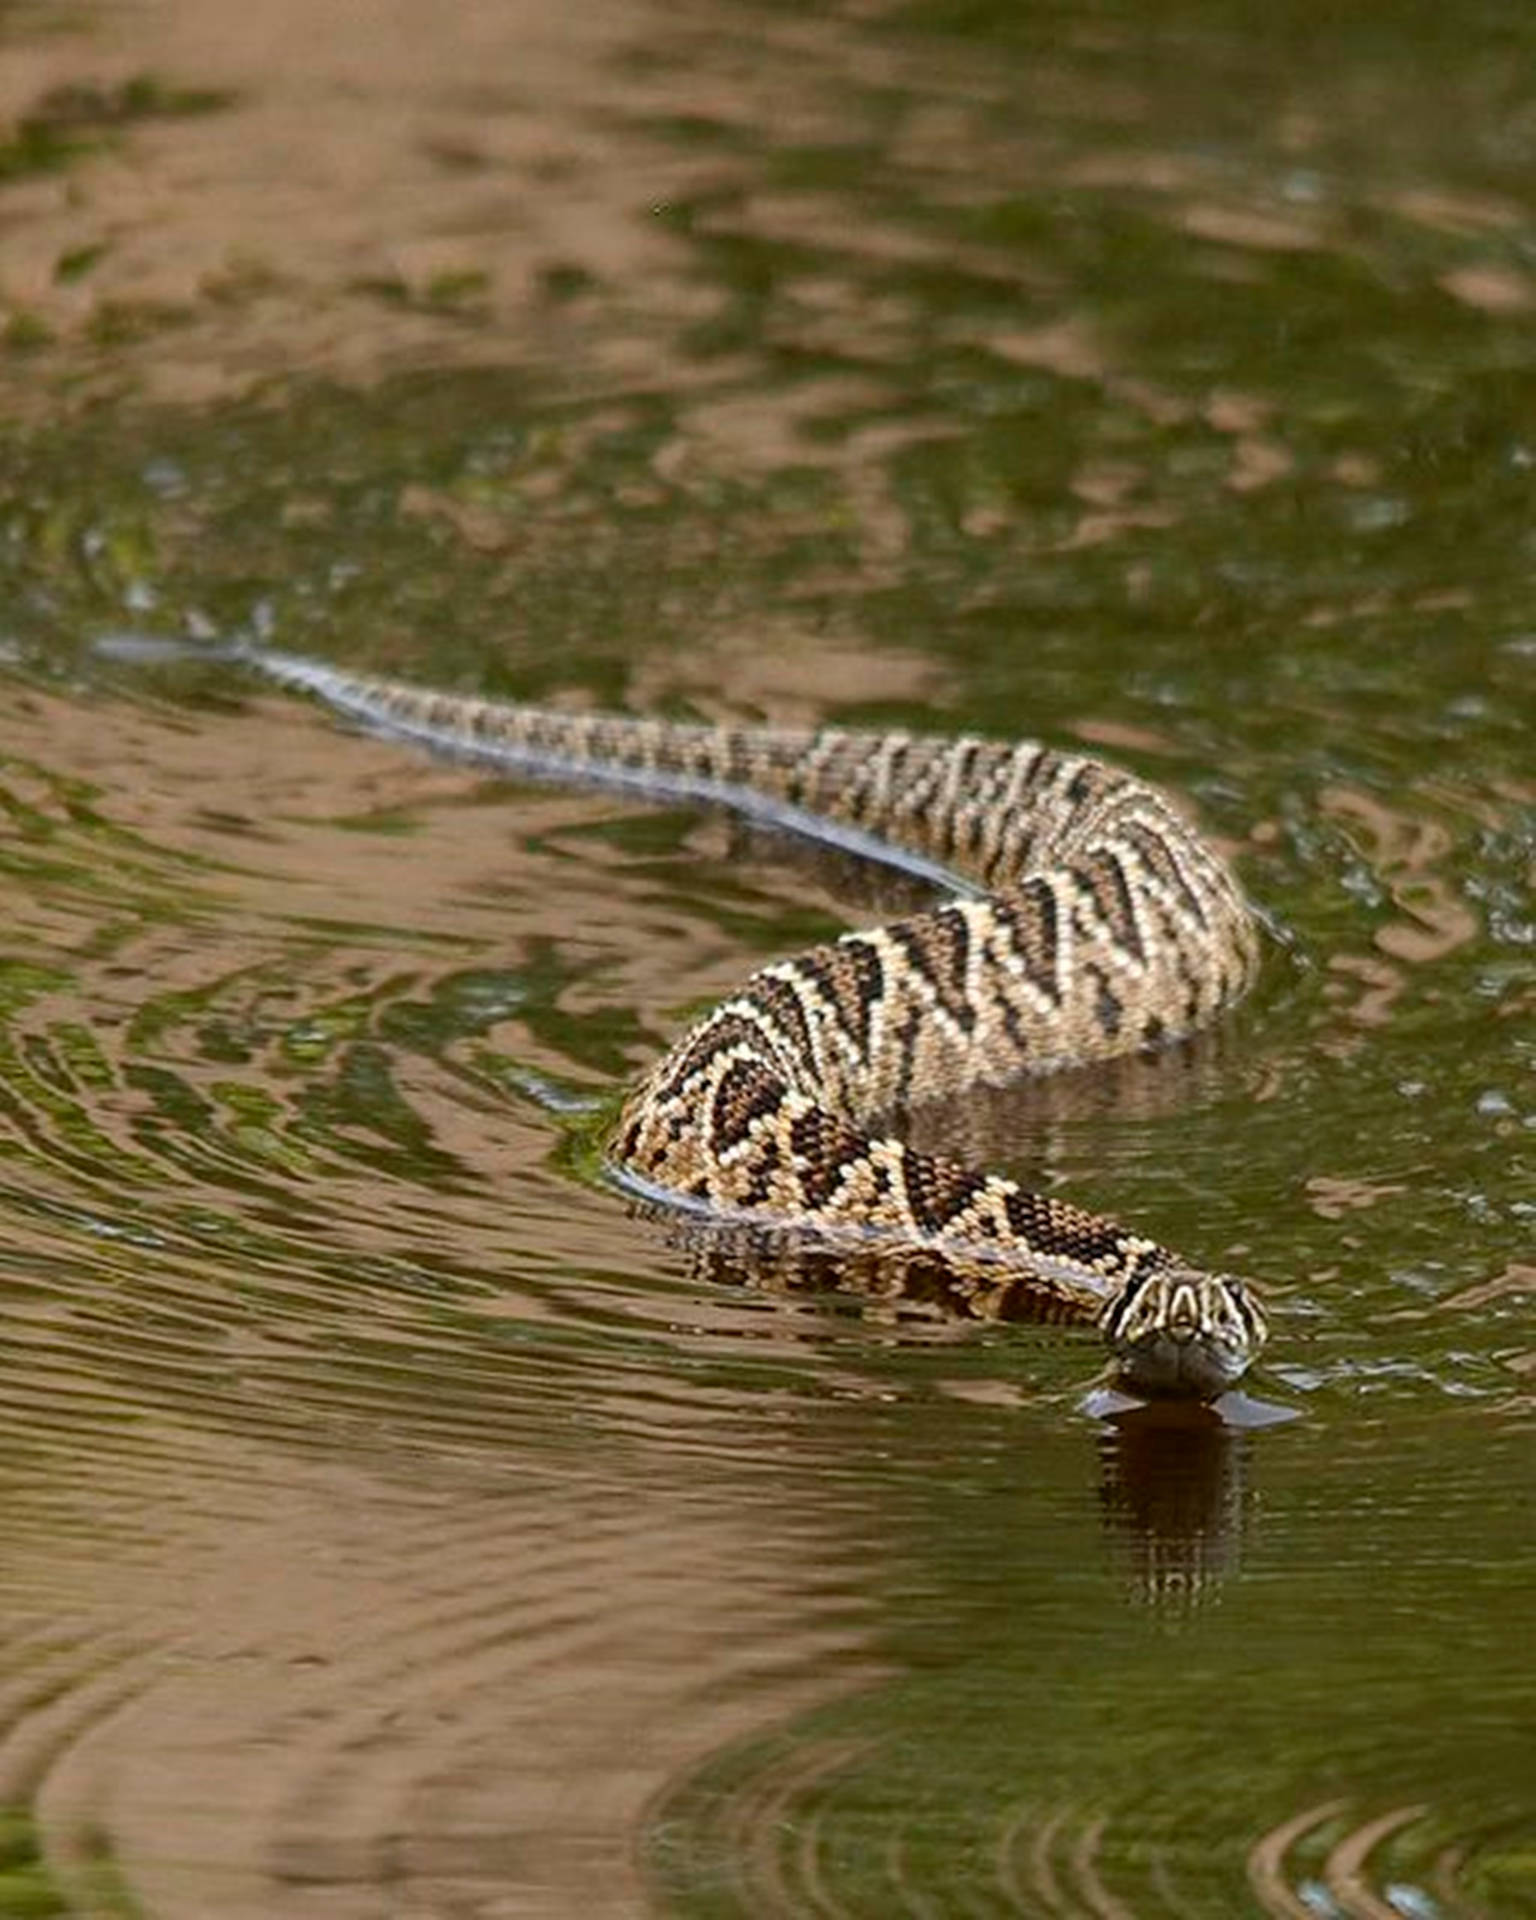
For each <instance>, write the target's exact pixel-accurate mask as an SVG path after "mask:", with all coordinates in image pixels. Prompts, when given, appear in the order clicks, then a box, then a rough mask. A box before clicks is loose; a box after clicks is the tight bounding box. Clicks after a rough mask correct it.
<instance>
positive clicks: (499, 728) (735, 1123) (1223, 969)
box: [229, 647, 1266, 1397]
mask: <svg viewBox="0 0 1536 1920" xmlns="http://www.w3.org/2000/svg"><path fill="white" fill-rule="evenodd" d="M229 653H230V656H231V657H234V658H236V659H238V660H239V661H240V662H241V663H242V664H243V665H245V666H247V667H249V668H251V669H253V670H254V671H256V672H258V673H260V674H261V675H263V676H264V677H265V678H267V679H269V680H273V681H276V682H278V683H280V684H283V685H286V686H290V687H294V688H299V689H302V690H304V691H306V692H308V693H311V694H313V695H315V696H317V697H318V698H319V699H321V700H322V701H324V702H325V703H326V704H327V705H329V706H330V707H332V708H334V709H336V710H337V711H339V712H341V713H344V714H346V715H348V716H349V717H351V718H352V719H354V720H356V721H359V722H361V723H362V724H364V725H366V726H368V727H371V728H374V729H377V730H379V731H381V732H383V733H385V734H387V735H391V736H394V737H398V738H403V739H408V740H413V741H416V742H419V743H422V744H425V745H427V746H429V747H431V748H433V749H434V750H437V751H442V752H448V753H452V754H455V755H457V756H460V757H465V758H470V759H473V760H476V761H481V762H485V763H488V764H490V765H493V766H497V767H501V768H504V769H508V770H522V771H528V772H533V773H537V774H543V775H554V776H557V777H563V778H567V779H572V778H574V779H582V780H591V781H594V782H597V783H601V784H608V785H614V784H617V785H623V786H630V787H634V788H637V789H639V790H640V791H642V792H645V793H648V794H651V795H654V796H660V797H684V798H697V799H700V800H704V801H712V802H716V803H724V804H726V805H728V806H731V807H734V808H736V809H737V810H739V811H742V812H745V813H748V814H752V815H755V816H757V817H760V818H767V819H769V820H772V821H774V822H776V823H777V824H780V825H783V826H787V827H790V828H792V829H796V830H799V831H802V832H808V833H811V834H813V835H815V836H816V837H818V838H820V839H823V840H830V841H832V842H834V843H835V844H839V845H842V846H845V847H851V848H853V849H854V850H855V851H860V852H865V853H869V854H872V855H873V856H874V857H876V858H881V859H884V860H887V861H893V862H895V863H897V864H900V865H902V866H903V867H905V868H907V869H908V870H911V871H915V872H918V873H920V874H923V875H925V876H927V877H929V878H931V879H935V880H938V881H940V882H941V883H947V884H948V885H949V886H950V888H951V889H952V890H954V889H960V890H961V891H960V892H959V893H958V895H957V897H953V898H950V899H948V900H946V901H944V902H943V903H942V904H940V905H937V906H934V907H932V908H931V909H929V910H927V911H924V912H919V913H914V914H911V915H909V916H906V917H904V918H901V919H898V920H895V921H892V922H890V923H889V924H887V925H884V926H880V927H876V928H873V929H871V930H869V931H867V932H858V933H850V934H846V935H844V936H843V937H842V938H841V939H838V940H834V941H830V942H828V943H826V944H825V945H822V946H817V947H813V948H811V949H809V950H808V951H806V952H803V953H799V954H796V955H795V956H794V957H793V958H790V959H787V960H782V961H779V962H777V963H775V964H773V965H771V966H767V967H763V968H762V969H760V970H759V971H758V972H757V973H754V974H753V975H752V976H751V977H750V978H749V979H748V980H746V981H745V982H744V983H743V985H742V986H741V988H740V989H739V990H738V991H737V992H736V993H735V994H733V995H732V996H731V997H730V998H729V999H727V1000H724V1001H722V1002H720V1004H719V1005H717V1006H716V1007H715V1008H713V1009H712V1010H711V1011H710V1012H709V1013H707V1014H706V1015H705V1016H704V1018H703V1019H702V1020H700V1021H699V1022H698V1023H697V1024H696V1025H695V1026H694V1027H693V1028H692V1029H691V1030H689V1031H688V1032H686V1033H685V1034H684V1035H683V1036H682V1038H681V1039H680V1040H678V1041H677V1042H676V1044H675V1045H674V1046H673V1047H672V1048H671V1049H670V1050H669V1051H668V1052H667V1053H666V1054H664V1055H663V1057H662V1058H661V1059H660V1060H659V1061H658V1062H657V1063H656V1065H655V1066H654V1067H652V1068H651V1070H650V1071H649V1072H648V1073H647V1074H646V1075H645V1076H644V1078H643V1079H642V1080H641V1081H640V1082H639V1084H638V1085H637V1086H636V1087H635V1088H634V1089H633V1091H632V1092H631V1093H630V1095H629V1097H628V1099H627V1101H626V1102H625V1105H624V1108H623V1111H622V1114H621V1116H620V1119H619V1123H618V1126H617V1128H616V1131H615V1133H614V1136H613V1139H612V1142H611V1146H610V1153H611V1158H612V1161H613V1163H614V1165H615V1167H616V1168H617V1169H618V1170H619V1171H620V1172H621V1173H622V1174H623V1175H625V1176H627V1177H628V1178H629V1180H630V1181H631V1182H632V1183H634V1184H636V1185H638V1186H639V1187H640V1188H641V1189H642V1190H643V1191H645V1192H646V1193H647V1194H649V1195H650V1196H652V1197H654V1198H661V1199H665V1200H667V1201H670V1202H672V1203H674V1204H679V1205H683V1206H687V1207H692V1208H697V1209H702V1210H703V1211H704V1212H705V1213H707V1214H708V1215H710V1216H711V1217H714V1218H718V1219H726V1220H733V1221H745V1222H749V1223H761V1224H763V1225H765V1226H770V1227H777V1228H789V1229H798V1230H800V1231H802V1232H810V1233H814V1234H816V1235H818V1236H821V1237H826V1236H831V1237H833V1238H834V1239H835V1238H837V1237H839V1236H854V1237H856V1238H857V1239H858V1240H860V1241H861V1242H865V1243H873V1244H876V1245H880V1246H888V1247H892V1248H898V1249H913V1248H921V1249H924V1250H926V1251H927V1252H929V1253H931V1254H932V1255H934V1256H936V1257H937V1258H939V1259H940V1260H942V1261H943V1262H944V1263H945V1265H946V1266H947V1267H949V1268H950V1269H952V1271H953V1273H954V1274H955V1275H956V1276H957V1284H958V1289H959V1292H960V1294H961V1296H962V1297H967V1298H968V1299H969V1302H970V1308H971V1311H973V1312H976V1313H977V1314H979V1315H985V1316H993V1315H1000V1314H1003V1313H1005V1312H1006V1311H1007V1303H1008V1300H1009V1296H1010V1294H1011V1293H1012V1292H1013V1291H1015V1290H1017V1291H1019V1292H1020V1293H1021V1294H1024V1295H1028V1296H1030V1297H1032V1298H1033V1299H1035V1300H1037V1301H1038V1300H1041V1299H1043V1300H1044V1301H1045V1302H1046V1303H1047V1304H1048V1305H1054V1306H1055V1307H1057V1308H1058V1309H1059V1310H1060V1311H1061V1312H1062V1314H1063V1315H1064V1316H1066V1317H1073V1318H1079V1319H1085V1320H1086V1319H1092V1320H1096V1321H1097V1322H1098V1324H1099V1325H1100V1327H1101V1328H1102V1330H1103V1333H1104V1336H1105V1338H1106V1340H1107V1342H1108V1344H1109V1346H1110V1348H1111V1351H1112V1352H1113V1354H1114V1356H1115V1359H1116V1362H1117V1363H1118V1367H1119V1371H1120V1374H1121V1377H1122V1379H1123V1380H1124V1381H1125V1383H1126V1384H1127V1385H1129V1386H1131V1387H1132V1388H1134V1389H1136V1390H1139V1391H1142V1392H1149V1393H1176V1394H1185V1395H1195V1396H1200V1397H1212V1396H1214V1395H1217V1394H1219V1393H1221V1392H1222V1391H1224V1390H1225V1389H1226V1388H1227V1387H1229V1386H1230V1385H1231V1384H1232V1383H1233V1382H1234V1381H1235V1380H1236V1379H1237V1378H1238V1377H1239V1376H1240V1375H1241V1374H1242V1373H1243V1371H1244V1370H1245V1369H1246V1367H1247V1366H1248V1365H1249V1363H1250V1361H1251V1360H1252V1359H1253V1357H1254V1356H1255V1354H1256V1353H1257V1352H1258V1350H1259V1348H1260V1347H1261V1346H1262V1345H1263V1342H1264V1339H1265V1335H1266V1325H1265V1321H1264V1317H1263V1314H1262V1311H1261V1310H1260V1308H1259V1306H1258V1304H1257V1302H1256V1300H1255V1299H1254V1297H1253V1293H1252V1291H1251V1289H1250V1288H1249V1287H1248V1286H1247V1285H1245V1283H1244V1282H1243V1281H1241V1280H1238V1279H1236V1278H1233V1277H1231V1276H1228V1275H1223V1274H1215V1273H1208V1272H1205V1271H1202V1270H1201V1269H1200V1268H1198V1267H1196V1266H1194V1265H1191V1264H1190V1263H1189V1262H1187V1261H1186V1260H1184V1259H1183V1258H1181V1256H1179V1255H1178V1254H1176V1253H1174V1252H1172V1251H1171V1250H1170V1249H1169V1248H1167V1247H1164V1246H1161V1245H1159V1244H1158V1243H1157V1242H1155V1241H1153V1240H1151V1239H1148V1238H1146V1237H1145V1236H1143V1235H1141V1234H1138V1233H1135V1232H1133V1231H1131V1230H1129V1229H1128V1228H1126V1227H1124V1226H1122V1225H1120V1224H1118V1223H1117V1222H1115V1221H1114V1220H1111V1219H1108V1218H1106V1217H1104V1216H1102V1215H1098V1214H1094V1213H1089V1212H1086V1211H1084V1210H1082V1209H1081V1208H1078V1207H1075V1206H1073V1205H1071V1204H1069V1203H1067V1202H1064V1201H1062V1200H1059V1199H1057V1198H1055V1197H1054V1196H1051V1195H1047V1194H1040V1193H1033V1192H1030V1191H1028V1190H1027V1189H1026V1188H1024V1187H1022V1186H1021V1185H1020V1184H1019V1183H1018V1182H1017V1181H1015V1180H1012V1179H1009V1178H1007V1177H1005V1176H1003V1175H1001V1174H996V1173H987V1172H985V1171H981V1170H978V1169H976V1168H973V1167H970V1166H967V1165H965V1164H963V1163H962V1162H960V1161H959V1160H956V1159H950V1158H946V1157H944V1156H942V1155H936V1154H929V1153H922V1152H918V1151H916V1150H914V1149H913V1148H911V1147H909V1146H908V1145H906V1144H905V1143H904V1142H903V1141H902V1140H900V1139H899V1138H897V1137H896V1136H895V1135H894V1134H893V1133H892V1132H890V1131H889V1130H888V1126H887V1125H886V1124H884V1123H887V1122H888V1121H889V1120H890V1118H891V1116H893V1115H895V1114H899V1113H900V1112H901V1111H902V1110H903V1109H905V1108H907V1107H910V1106H911V1105H913V1104H915V1103H918V1102H922V1101H925V1100H930V1099H934V1098H936V1097H940V1096H952V1095H954V1094H956V1093H958V1092H963V1091H964V1090H965V1089H966V1088H973V1087H977V1086H980V1085H999V1084H1002V1083H1005V1082H1007V1081H1010V1080H1015V1079H1017V1078H1018V1077H1019V1076H1020V1075H1023V1074H1038V1073H1045V1072H1050V1071H1054V1070H1056V1069H1059V1068H1065V1067H1073V1066H1081V1065H1085V1064H1087V1063H1090V1062H1093V1061H1099V1060H1106V1059H1110V1058H1113V1057H1115V1056H1117V1055H1122V1054H1126V1053H1130V1052H1134V1051H1137V1050H1141V1049H1147V1048H1153V1047H1156V1046H1159V1045H1162V1044H1165V1043H1167V1042H1169V1041H1172V1040H1175V1039H1178V1038H1180V1037H1182V1036H1185V1035H1188V1034H1191V1033H1193V1032H1194V1031H1196V1030H1197V1029H1198V1028H1200V1027H1202V1026H1204V1025H1205V1024H1207V1023H1208V1022H1209V1021H1211V1020H1212V1019H1213V1018H1214V1017H1215V1016H1216V1014H1217V1013H1218V1012H1219V1011H1220V1010H1221V1009H1222V1008H1223V1007H1225V1006H1227V1005H1228V1004H1230V1003H1231V1002H1232V1001H1233V1000H1234V999H1235V998H1236V997H1237V996H1238V995H1239V994H1241V993H1242V992H1243V990H1244V989H1245V988H1246V986H1247V985H1248V983H1249V981H1250V980H1251V978H1252V976H1253V973H1254V970H1255V967H1256V962H1257V946H1258V943H1257V938H1256V932H1255V926H1254V919H1253V915H1252V912H1251V910H1250V908H1249V906H1248V905H1247V903H1246V901H1245V900H1244V898H1243V896H1242V893H1241V892H1240V890H1239V888H1238V886H1237V884H1236V882H1235V880H1234V879H1233V877H1232V875H1231V873H1230V872H1229V871H1228V869H1227V867H1226V865H1225V864H1224V863H1223V861H1222V860H1221V859H1220V858H1219V857H1218V856H1217V854H1216V853H1215V852H1214V851H1213V850H1212V849H1211V848H1210V847H1209V846H1207V845H1206V844H1205V842H1204V841H1203V840H1202V839H1201V838H1200V837H1199V835H1198V834H1197V833H1196V832H1195V831H1194V829H1193V828H1192V827H1191V826H1190V825H1189V824H1188V823H1187V822H1186V821H1185V820H1183V819H1182V818H1181V817H1180V815H1179V814H1178V813H1177V812H1176V811H1175V810H1174V809H1173V807H1171V806H1170V804H1169V803H1168V801H1167V800H1165V799H1164V798H1163V796H1162V795H1161V794H1160V793H1158V792H1157V791H1156V789H1154V788H1153V787H1151V786H1149V785H1147V784H1146V783H1145V782H1143V781H1141V780H1139V779H1137V778H1135V777H1134V776H1132V775H1130V774H1128V773H1125V772H1123V771H1121V770H1119V769H1117V768H1115V767H1112V766H1109V765H1106V764H1105V763H1103V762H1102V761H1099V760H1097V759H1093V758H1089V757H1087V756H1083V755H1078V754H1071V753H1061V752H1056V751H1054V750H1052V749H1050V748H1047V747H1043V746H1039V745H1035V744H1033V743H1030V742H1019V743H1016V744H1011V743H1002V742H994V741H988V740H981V739H977V738H973V737H971V736H964V737H961V738H953V739H944V738H939V737H926V736H918V735H912V734H908V733H905V732H889V733H859V732H844V731H840V730H837V729H829V730H823V731H818V732H793V731H781V730H773V729H759V728H736V727H716V726H691V725H680V724H674V723H672V722H667V721H657V720H636V719H627V718H622V717H616V716H607V715H574V714H568V713H561V712H553V711H548V710H545V709H540V708H534V707H523V706H516V705H504V704H498V703H495V702H490V701H484V700H477V699H466V698H460V697H457V696H453V695H448V694H442V693H435V692H432V691H430V690H427V689H422V688H418V687H413V686H409V685H405V684H401V683H397V682H393V681H387V680H381V679H375V678H372V677H369V676H365V675H358V674H351V673H347V672H344V671H342V670H340V669H338V668H335V667H331V666H328V665H326V664H324V663H323V662H319V661H313V660H307V659H303V658H300V657H298V656H295V655H289V654H283V653H278V652H273V651H269V650H266V649H260V650H257V649H251V648H245V647H238V648H235V649H231V650H229Z"/></svg>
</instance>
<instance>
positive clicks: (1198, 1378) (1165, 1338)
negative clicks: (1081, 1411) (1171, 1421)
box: [1101, 1267, 1267, 1399]
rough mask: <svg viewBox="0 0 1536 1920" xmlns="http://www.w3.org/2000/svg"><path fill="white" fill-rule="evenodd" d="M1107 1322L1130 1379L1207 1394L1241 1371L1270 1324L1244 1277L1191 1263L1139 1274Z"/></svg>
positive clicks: (1140, 1386)
mask: <svg viewBox="0 0 1536 1920" xmlns="http://www.w3.org/2000/svg"><path fill="white" fill-rule="evenodd" d="M1101 1325H1102V1327H1103V1330H1104V1337H1105V1339H1106V1341H1107V1342H1108V1343H1109V1346H1110V1348H1111V1350H1112V1351H1113V1353H1114V1355H1115V1359H1116V1361H1117V1362H1118V1364H1119V1367H1120V1373H1121V1377H1122V1378H1123V1379H1124V1381H1125V1382H1126V1384H1127V1385H1128V1386H1131V1387H1134V1388H1136V1389H1137V1390H1139V1391H1140V1392H1142V1393H1155V1394H1166V1393H1177V1394H1189V1395H1191V1396H1195V1397H1198V1398H1201V1399H1212V1398H1214V1397H1215V1396H1216V1395H1217V1394H1221V1393H1224V1392H1225V1391H1226V1390H1227V1388H1228V1387H1230V1386H1232V1385H1233V1383H1234V1382H1235V1381H1237V1380H1239V1379H1241V1377H1242V1375H1243V1374H1244V1373H1245V1372H1246V1371H1247V1369H1248V1366H1249V1365H1250V1363H1251V1362H1252V1360H1253V1358H1254V1356H1255V1355H1256V1354H1257V1353H1258V1351H1259V1349H1260V1347H1262V1346H1263V1344H1264V1340H1265V1336H1266V1332H1267V1328H1266V1326H1265V1321H1264V1316H1263V1314H1262V1313H1261V1312H1260V1310H1259V1307H1258V1304H1257V1302H1256V1301H1255V1300H1254V1298H1253V1296H1252V1294H1251V1293H1250V1292H1249V1290H1248V1288H1247V1287H1245V1286H1244V1284H1243V1282H1242V1281H1241V1280H1236V1279H1233V1278H1232V1277H1231V1276H1230V1275H1227V1274H1212V1273H1199V1272H1196V1271H1195V1270H1194V1269H1193V1268H1185V1267H1169V1268H1164V1269H1162V1270H1160V1271H1154V1272H1151V1273H1147V1274H1142V1275H1140V1276H1138V1277H1137V1278H1136V1279H1134V1280H1132V1281H1131V1282H1130V1283H1129V1285H1128V1286H1127V1287H1126V1288H1125V1290H1124V1291H1123V1292H1122V1293H1120V1294H1118V1295H1117V1296H1116V1298H1115V1299H1114V1300H1112V1301H1111V1302H1110V1304H1109V1306H1108V1307H1106V1309H1105V1311H1104V1315H1103V1319H1102V1321H1101Z"/></svg>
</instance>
